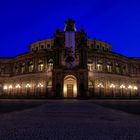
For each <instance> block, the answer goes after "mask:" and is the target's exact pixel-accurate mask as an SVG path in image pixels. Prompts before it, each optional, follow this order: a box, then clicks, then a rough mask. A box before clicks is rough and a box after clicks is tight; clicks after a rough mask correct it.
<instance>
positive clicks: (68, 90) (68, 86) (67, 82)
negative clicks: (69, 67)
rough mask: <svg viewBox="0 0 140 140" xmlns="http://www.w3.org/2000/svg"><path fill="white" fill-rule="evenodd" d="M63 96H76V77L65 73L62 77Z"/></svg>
mask: <svg viewBox="0 0 140 140" xmlns="http://www.w3.org/2000/svg"><path fill="white" fill-rule="evenodd" d="M63 96H64V97H65V98H75V97H77V79H76V77H75V76H73V75H67V76H66V77H65V78H64V85H63Z"/></svg>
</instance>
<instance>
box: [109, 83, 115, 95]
mask: <svg viewBox="0 0 140 140" xmlns="http://www.w3.org/2000/svg"><path fill="white" fill-rule="evenodd" d="M110 88H111V89H112V97H114V88H115V85H114V84H111V85H110Z"/></svg>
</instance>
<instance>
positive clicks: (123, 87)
mask: <svg viewBox="0 0 140 140" xmlns="http://www.w3.org/2000/svg"><path fill="white" fill-rule="evenodd" d="M120 89H121V97H122V94H123V91H124V89H125V86H124V85H121V86H120Z"/></svg>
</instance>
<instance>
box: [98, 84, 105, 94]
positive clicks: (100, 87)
mask: <svg viewBox="0 0 140 140" xmlns="http://www.w3.org/2000/svg"><path fill="white" fill-rule="evenodd" d="M97 87H98V88H99V96H100V97H101V96H102V95H101V89H102V88H104V86H103V84H102V83H100V84H98V85H97Z"/></svg>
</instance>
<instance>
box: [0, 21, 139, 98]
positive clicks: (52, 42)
mask: <svg viewBox="0 0 140 140" xmlns="http://www.w3.org/2000/svg"><path fill="white" fill-rule="evenodd" d="M15 97H16V98H17V97H19V98H29V97H31V98H139V97H140V58H132V57H131V58H129V57H126V56H123V55H120V54H118V53H115V52H113V51H112V45H111V44H109V43H107V42H103V41H100V40H97V39H95V38H94V39H92V38H88V37H87V33H86V32H85V31H84V29H83V28H81V29H80V30H76V27H75V21H74V20H72V19H67V20H66V21H65V27H64V30H63V31H61V30H60V29H56V32H55V33H54V35H53V38H48V39H44V40H40V41H37V42H34V43H32V44H30V46H29V51H28V52H27V53H24V54H20V55H18V56H16V57H11V58H0V98H15Z"/></svg>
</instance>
